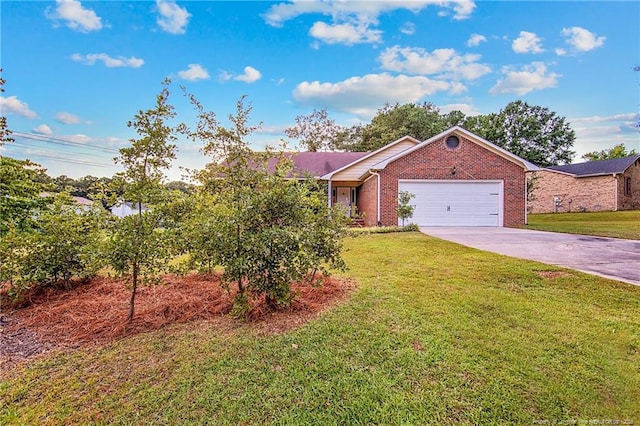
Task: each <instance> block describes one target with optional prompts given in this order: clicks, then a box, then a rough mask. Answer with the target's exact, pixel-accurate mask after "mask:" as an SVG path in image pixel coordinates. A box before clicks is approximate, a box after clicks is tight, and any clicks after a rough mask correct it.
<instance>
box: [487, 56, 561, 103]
mask: <svg viewBox="0 0 640 426" xmlns="http://www.w3.org/2000/svg"><path fill="white" fill-rule="evenodd" d="M502 73H503V74H504V75H505V78H503V79H501V80H498V82H497V83H496V85H495V86H493V87H492V88H491V89H490V90H489V93H491V94H492V95H495V94H499V93H515V94H516V95H526V94H527V93H529V92H533V91H534V90H542V89H548V88H550V87H556V86H557V85H558V78H559V77H561V75H560V74H556V73H548V72H547V67H546V66H545V64H544V63H542V62H533V63H531V64H530V65H525V66H523V67H522V69H521V70H520V71H518V70H514V69H513V68H511V67H504V68H503V69H502Z"/></svg>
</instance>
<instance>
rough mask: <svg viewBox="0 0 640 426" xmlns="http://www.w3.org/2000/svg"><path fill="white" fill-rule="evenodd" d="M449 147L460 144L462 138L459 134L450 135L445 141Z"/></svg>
mask: <svg viewBox="0 0 640 426" xmlns="http://www.w3.org/2000/svg"><path fill="white" fill-rule="evenodd" d="M444 143H445V144H446V145H447V148H449V149H456V148H457V147H458V146H459V145H460V139H458V137H457V136H449V137H448V138H447V140H446V141H445V142H444Z"/></svg>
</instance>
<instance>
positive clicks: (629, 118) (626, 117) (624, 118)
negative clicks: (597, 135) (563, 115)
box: [569, 112, 638, 123]
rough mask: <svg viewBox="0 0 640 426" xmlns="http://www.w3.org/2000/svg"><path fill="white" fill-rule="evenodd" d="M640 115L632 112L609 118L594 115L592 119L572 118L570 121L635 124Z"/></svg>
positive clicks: (609, 116)
mask: <svg viewBox="0 0 640 426" xmlns="http://www.w3.org/2000/svg"><path fill="white" fill-rule="evenodd" d="M637 117H638V114H636V113H633V112H630V113H626V114H614V115H608V116H604V117H603V116H600V115H594V116H591V117H579V118H570V119H569V121H570V122H571V123H602V122H607V121H621V122H627V123H629V122H630V123H633V122H634V121H635V120H637Z"/></svg>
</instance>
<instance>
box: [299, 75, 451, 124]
mask: <svg viewBox="0 0 640 426" xmlns="http://www.w3.org/2000/svg"><path fill="white" fill-rule="evenodd" d="M451 88H452V85H451V84H450V83H447V82H445V81H439V80H432V79H429V78H427V77H423V76H413V77H412V76H406V75H399V76H391V75H389V74H387V73H383V74H368V75H365V76H363V77H351V78H349V79H347V80H344V81H341V82H338V83H321V82H319V81H312V82H308V81H304V82H302V83H300V84H298V85H297V86H296V88H295V90H294V91H293V98H294V99H295V100H296V102H298V103H300V104H306V105H314V106H316V107H325V108H331V109H332V110H335V111H338V112H344V113H349V114H355V115H357V116H359V117H360V118H364V119H371V117H373V116H374V115H375V114H376V112H377V110H378V108H380V107H381V106H383V105H384V104H385V103H393V102H399V103H408V102H417V101H419V100H420V99H422V98H423V97H425V96H429V95H433V94H434V93H436V92H441V91H447V90H450V89H451Z"/></svg>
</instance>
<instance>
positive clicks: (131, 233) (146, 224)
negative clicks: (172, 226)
mask: <svg viewBox="0 0 640 426" xmlns="http://www.w3.org/2000/svg"><path fill="white" fill-rule="evenodd" d="M169 84H170V81H169V80H165V81H164V83H163V88H162V90H161V92H160V93H159V94H158V96H157V97H156V106H155V107H154V108H152V109H149V110H146V111H138V113H137V114H136V115H135V118H134V120H132V121H129V122H128V123H127V126H128V127H130V128H133V129H135V131H136V133H137V134H138V135H139V138H138V139H131V140H130V142H131V146H130V147H126V148H121V149H120V156H119V157H116V158H115V159H114V160H115V161H116V163H120V164H122V165H123V166H124V169H125V171H124V172H123V173H120V174H118V175H117V176H116V179H115V184H119V185H122V187H123V188H124V198H125V199H126V200H128V201H132V202H134V204H135V205H137V206H141V205H145V206H148V207H151V208H152V209H153V208H154V207H159V206H161V205H162V204H163V202H166V198H165V197H166V190H165V189H164V187H163V185H162V180H163V178H164V173H163V171H164V170H165V169H167V168H169V166H170V164H171V160H172V159H174V158H175V151H176V145H175V144H173V143H172V142H174V141H175V140H176V137H175V134H174V130H173V128H172V127H171V126H169V124H167V121H169V120H171V119H172V118H174V117H175V112H174V108H173V106H172V105H170V104H169V103H168V98H169ZM161 224H162V217H161V216H160V214H159V210H158V211H153V210H152V211H145V212H143V210H142V209H139V212H138V214H137V215H133V216H128V217H125V218H123V219H121V220H119V221H117V222H116V224H115V228H114V230H113V234H112V238H111V247H110V252H111V256H110V257H111V259H110V260H111V264H112V266H113V267H114V269H115V270H116V271H117V272H118V273H130V274H131V284H132V287H131V296H130V299H129V313H128V316H127V320H128V321H131V320H133V315H134V307H135V297H136V291H137V288H138V283H139V279H140V278H143V279H144V278H149V277H150V278H151V279H153V278H154V277H155V274H156V273H157V271H158V265H159V264H161V263H163V262H166V260H167V257H168V255H169V252H168V250H167V245H168V241H169V240H168V239H166V238H164V239H163V236H165V235H164V234H163V231H162V230H161V229H160V226H161Z"/></svg>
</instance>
